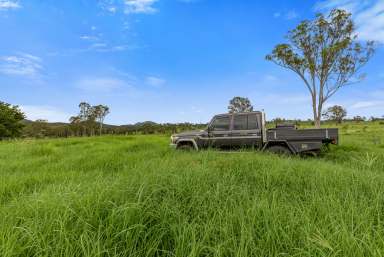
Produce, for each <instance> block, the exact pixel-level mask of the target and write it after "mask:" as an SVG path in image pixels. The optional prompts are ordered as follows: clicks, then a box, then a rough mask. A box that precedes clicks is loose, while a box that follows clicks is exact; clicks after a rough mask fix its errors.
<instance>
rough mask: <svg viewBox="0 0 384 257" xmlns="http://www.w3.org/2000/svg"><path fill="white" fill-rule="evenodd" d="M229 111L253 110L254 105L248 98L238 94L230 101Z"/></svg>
mask: <svg viewBox="0 0 384 257" xmlns="http://www.w3.org/2000/svg"><path fill="white" fill-rule="evenodd" d="M228 111H229V113H237V112H252V111H253V106H252V104H251V101H250V100H249V99H248V98H246V97H240V96H236V97H234V98H233V99H232V100H230V101H229V106H228Z"/></svg>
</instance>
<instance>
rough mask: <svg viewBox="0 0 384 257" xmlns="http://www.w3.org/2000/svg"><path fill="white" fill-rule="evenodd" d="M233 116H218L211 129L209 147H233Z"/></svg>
mask: <svg viewBox="0 0 384 257" xmlns="http://www.w3.org/2000/svg"><path fill="white" fill-rule="evenodd" d="M231 118H232V116H231V115H225V116H216V117H215V118H214V120H213V121H212V123H211V125H210V128H209V145H210V146H212V147H230V146H231V128H230V125H231Z"/></svg>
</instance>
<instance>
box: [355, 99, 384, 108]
mask: <svg viewBox="0 0 384 257" xmlns="http://www.w3.org/2000/svg"><path fill="white" fill-rule="evenodd" d="M373 107H384V101H380V100H373V101H359V102H356V103H354V104H352V105H351V106H350V108H352V109H365V108H373Z"/></svg>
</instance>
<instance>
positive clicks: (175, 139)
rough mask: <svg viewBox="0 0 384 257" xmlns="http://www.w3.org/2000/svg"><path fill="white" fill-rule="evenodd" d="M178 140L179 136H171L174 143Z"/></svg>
mask: <svg viewBox="0 0 384 257" xmlns="http://www.w3.org/2000/svg"><path fill="white" fill-rule="evenodd" d="M177 140H179V137H175V136H171V142H172V143H176V141H177Z"/></svg>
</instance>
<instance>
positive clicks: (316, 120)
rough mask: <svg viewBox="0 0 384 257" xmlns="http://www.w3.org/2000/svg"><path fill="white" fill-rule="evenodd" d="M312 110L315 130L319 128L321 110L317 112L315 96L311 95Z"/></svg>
mask: <svg viewBox="0 0 384 257" xmlns="http://www.w3.org/2000/svg"><path fill="white" fill-rule="evenodd" d="M312 109H313V121H314V123H315V128H320V123H321V121H320V119H321V110H320V112H319V109H318V106H317V99H316V95H315V94H312Z"/></svg>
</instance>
